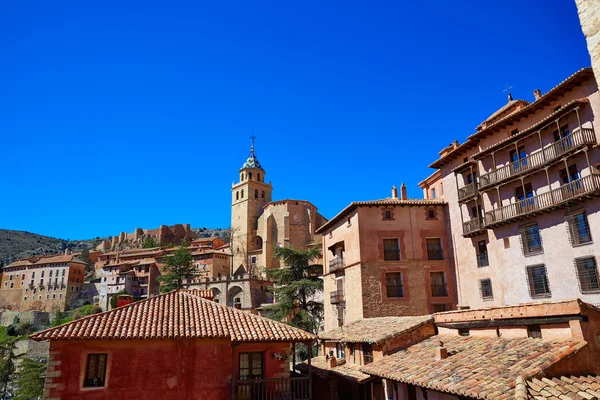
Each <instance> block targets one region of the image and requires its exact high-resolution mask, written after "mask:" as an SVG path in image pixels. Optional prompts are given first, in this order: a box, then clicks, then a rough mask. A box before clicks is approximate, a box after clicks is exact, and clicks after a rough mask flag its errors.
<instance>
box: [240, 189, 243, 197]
mask: <svg viewBox="0 0 600 400" xmlns="http://www.w3.org/2000/svg"><path fill="white" fill-rule="evenodd" d="M240 198H241V199H243V198H244V189H242V190H241V192H240Z"/></svg>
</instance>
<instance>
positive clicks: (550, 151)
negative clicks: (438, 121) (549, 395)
mask: <svg viewBox="0 0 600 400" xmlns="http://www.w3.org/2000/svg"><path fill="white" fill-rule="evenodd" d="M534 98H535V99H534V101H533V102H531V103H530V102H527V101H524V100H513V99H512V97H510V95H509V102H508V103H507V104H506V105H505V106H503V107H502V108H501V109H499V110H498V111H496V112H494V113H493V114H492V115H491V116H490V117H489V118H488V119H486V120H485V121H484V122H482V123H481V124H480V125H479V126H478V127H477V128H476V132H475V133H474V134H472V135H471V136H469V137H468V139H467V140H466V141H465V142H464V143H462V144H459V143H458V142H454V143H452V144H451V145H450V146H449V147H447V148H445V149H443V150H442V151H441V152H440V158H439V159H438V160H437V161H435V162H434V163H433V164H431V166H430V167H432V168H436V169H437V170H439V172H440V176H441V184H442V185H443V190H444V194H443V196H444V198H445V200H446V201H447V202H448V204H449V215H450V224H451V228H452V234H453V242H454V247H455V249H456V265H457V281H458V284H459V299H458V300H459V304H460V305H463V306H469V307H471V308H473V307H484V306H495V305H513V304H519V303H525V302H529V301H532V300H534V301H539V300H548V299H552V300H562V299H569V298H581V299H583V300H584V301H586V302H589V303H592V304H600V279H599V276H598V267H597V259H598V257H599V256H600V246H598V244H597V241H598V240H600V202H599V201H598V197H597V196H598V195H600V176H599V175H598V174H599V171H598V167H599V166H600V150H599V149H598V145H599V141H598V136H597V132H598V128H599V125H598V118H597V116H598V115H599V113H600V97H599V94H598V87H597V84H596V80H595V78H594V75H593V73H592V70H591V69H590V68H585V69H582V70H580V71H578V72H576V73H575V74H573V75H571V76H569V77H568V78H567V79H565V80H564V81H563V82H561V83H560V84H559V85H558V86H556V87H554V88H553V89H551V90H550V91H549V92H548V93H546V94H542V93H541V92H540V91H539V90H535V91H534ZM436 173H437V171H436ZM424 186H427V185H424ZM594 241H596V243H594Z"/></svg>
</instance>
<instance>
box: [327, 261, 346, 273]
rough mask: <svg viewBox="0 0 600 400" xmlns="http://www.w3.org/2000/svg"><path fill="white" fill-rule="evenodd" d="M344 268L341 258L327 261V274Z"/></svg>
mask: <svg viewBox="0 0 600 400" xmlns="http://www.w3.org/2000/svg"><path fill="white" fill-rule="evenodd" d="M343 268H344V259H343V258H341V257H335V258H334V259H332V260H329V272H334V271H337V270H340V269H343Z"/></svg>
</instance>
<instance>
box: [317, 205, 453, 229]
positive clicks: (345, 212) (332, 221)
mask: <svg viewBox="0 0 600 400" xmlns="http://www.w3.org/2000/svg"><path fill="white" fill-rule="evenodd" d="M446 204H448V203H446V202H445V201H444V200H440V199H406V200H402V199H400V198H394V197H387V198H385V199H380V200H370V201H353V202H352V203H350V205H349V206H347V207H346V208H344V209H343V210H342V211H340V212H339V213H338V214H337V215H336V216H335V217H333V218H331V219H330V220H329V221H327V222H326V223H325V224H323V226H321V227H320V228H318V229H317V230H316V231H315V233H323V232H324V231H325V230H326V229H327V228H330V227H331V226H333V225H334V224H336V223H337V222H338V221H339V220H340V219H342V218H343V217H344V216H346V215H348V214H350V213H351V212H352V211H353V210H355V209H356V208H358V207H363V206H371V207H373V206H445V205H446Z"/></svg>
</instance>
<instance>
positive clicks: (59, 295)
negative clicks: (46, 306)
mask: <svg viewBox="0 0 600 400" xmlns="http://www.w3.org/2000/svg"><path fill="white" fill-rule="evenodd" d="M58 298H59V299H62V293H59V294H58ZM28 299H29V297H27V296H25V297H23V300H24V301H27V300H28ZM41 299H42V296H41V295H38V300H41ZM55 299H56V293H53V294H52V300H55ZM31 300H35V297H32V298H31ZM46 300H50V295H49V294H47V295H46Z"/></svg>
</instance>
